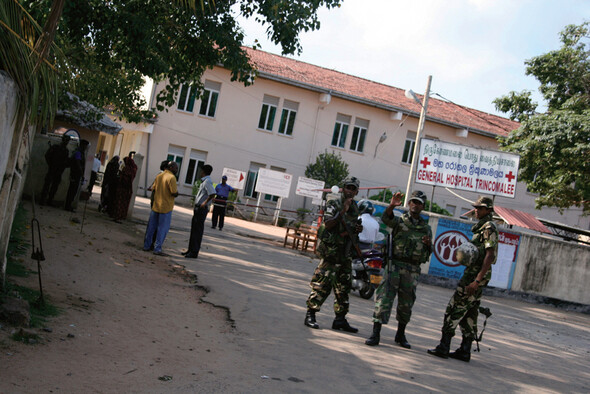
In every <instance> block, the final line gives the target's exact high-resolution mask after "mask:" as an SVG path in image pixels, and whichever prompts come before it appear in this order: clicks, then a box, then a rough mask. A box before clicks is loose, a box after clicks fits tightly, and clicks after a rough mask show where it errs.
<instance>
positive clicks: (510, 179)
mask: <svg viewBox="0 0 590 394" xmlns="http://www.w3.org/2000/svg"><path fill="white" fill-rule="evenodd" d="M506 178H508V182H512V180H513V179H514V178H516V177H515V176H514V175H512V171H510V172H509V173H508V174H506Z"/></svg>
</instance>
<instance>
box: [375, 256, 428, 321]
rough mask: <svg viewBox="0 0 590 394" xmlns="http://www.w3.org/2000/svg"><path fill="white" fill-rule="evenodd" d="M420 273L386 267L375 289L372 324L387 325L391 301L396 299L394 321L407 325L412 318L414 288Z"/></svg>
mask: <svg viewBox="0 0 590 394" xmlns="http://www.w3.org/2000/svg"><path fill="white" fill-rule="evenodd" d="M419 276H420V272H414V271H411V270H408V269H407V268H402V267H399V266H396V265H395V264H390V265H388V268H387V270H386V272H385V278H384V279H383V281H382V282H381V284H380V285H379V287H378V288H377V299H376V301H375V310H374V312H373V322H375V323H382V324H387V323H388V322H389V317H390V316H391V310H392V308H393V301H394V300H395V296H396V295H397V296H398V299H397V315H396V319H397V321H399V322H400V323H402V324H408V323H409V322H410V317H411V316H412V307H413V306H414V301H416V286H418V277H419Z"/></svg>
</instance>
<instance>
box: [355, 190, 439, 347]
mask: <svg viewBox="0 0 590 394" xmlns="http://www.w3.org/2000/svg"><path fill="white" fill-rule="evenodd" d="M401 202H402V194H401V193H400V192H397V193H395V194H394V195H393V197H392V198H391V203H390V204H389V206H388V207H387V208H386V209H385V212H384V213H383V216H382V218H381V220H383V223H385V224H386V225H387V226H389V227H391V228H392V231H391V236H390V237H391V238H390V239H391V241H390V242H391V243H392V256H388V264H387V269H386V273H385V277H384V278H383V281H382V282H381V284H380V285H379V287H378V288H377V299H376V301H375V311H374V312H373V334H372V335H371V336H370V337H369V338H368V339H367V340H366V341H365V344H367V345H369V346H377V345H378V344H379V340H380V333H381V326H382V325H383V324H387V323H388V322H389V316H390V315H391V310H392V308H393V301H394V300H395V296H396V295H398V299H397V314H396V319H397V322H398V325H397V332H396V334H395V342H396V343H398V344H399V345H400V346H402V347H404V348H406V349H410V348H411V345H410V344H409V342H408V340H407V339H406V334H405V331H406V325H407V324H408V323H409V322H410V317H411V316H412V307H413V306H414V301H416V286H417V285H418V277H419V276H420V265H421V264H423V263H425V262H426V261H427V260H428V257H430V253H431V250H432V230H431V228H430V226H429V225H428V223H427V222H426V221H425V220H424V219H422V217H421V216H420V213H421V212H422V210H423V209H424V205H425V204H426V195H425V194H424V193H423V192H421V191H419V190H416V191H414V192H413V193H412V196H411V197H410V201H409V202H408V206H409V208H410V210H409V212H406V213H404V214H403V215H402V216H401V217H397V216H395V215H394V214H393V209H394V208H395V207H396V206H399V205H401Z"/></svg>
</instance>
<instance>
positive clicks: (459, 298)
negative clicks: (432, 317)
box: [442, 275, 491, 340]
mask: <svg viewBox="0 0 590 394" xmlns="http://www.w3.org/2000/svg"><path fill="white" fill-rule="evenodd" d="M490 276H491V275H486V278H485V279H484V280H483V281H482V282H481V283H480V286H479V288H478V289H477V290H476V291H475V293H474V294H473V295H471V296H469V295H467V293H466V292H465V288H466V287H467V285H469V283H471V282H472V281H473V279H471V280H469V279H468V280H464V279H465V276H464V277H463V278H461V280H460V281H459V285H458V286H457V289H455V293H454V294H453V296H452V297H451V300H450V301H449V304H448V305H447V309H446V311H445V317H444V321H443V327H442V333H443V335H445V334H446V335H447V336H449V337H451V338H452V337H453V336H455V330H456V328H457V325H458V326H459V327H460V328H461V333H462V334H463V336H464V337H465V338H467V339H471V340H473V339H475V336H476V335H477V316H478V313H479V304H480V302H481V295H482V292H483V288H484V287H485V286H486V285H487V284H488V282H489V281H490ZM473 278H475V276H473Z"/></svg>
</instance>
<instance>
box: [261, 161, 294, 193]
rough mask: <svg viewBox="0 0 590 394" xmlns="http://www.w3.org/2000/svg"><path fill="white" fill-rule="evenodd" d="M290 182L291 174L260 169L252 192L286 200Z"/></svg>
mask: <svg viewBox="0 0 590 394" xmlns="http://www.w3.org/2000/svg"><path fill="white" fill-rule="evenodd" d="M292 180H293V175H291V174H287V173H284V172H279V171H273V170H268V169H266V168H260V169H259V170H258V179H257V180H256V187H255V188H254V191H256V192H258V193H264V194H272V195H273V196H279V197H283V198H287V197H289V190H290V189H291V181H292Z"/></svg>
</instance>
